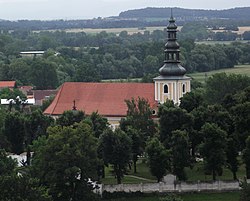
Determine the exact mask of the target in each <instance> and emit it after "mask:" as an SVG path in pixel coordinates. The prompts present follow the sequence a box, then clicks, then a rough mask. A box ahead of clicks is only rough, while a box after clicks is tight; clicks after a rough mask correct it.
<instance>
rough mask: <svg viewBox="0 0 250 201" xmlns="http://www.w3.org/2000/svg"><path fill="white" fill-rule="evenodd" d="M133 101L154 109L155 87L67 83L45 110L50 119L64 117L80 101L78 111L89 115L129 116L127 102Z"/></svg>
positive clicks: (138, 84) (141, 84)
mask: <svg viewBox="0 0 250 201" xmlns="http://www.w3.org/2000/svg"><path fill="white" fill-rule="evenodd" d="M132 97H134V98H137V97H141V98H145V99H147V100H148V102H149V104H150V105H151V106H152V107H155V105H156V104H157V103H156V101H155V100H154V84H153V83H83V82H66V83H64V84H63V85H62V86H61V87H60V89H59V91H58V93H57V95H56V97H55V99H54V100H53V102H52V103H51V105H50V106H49V107H48V108H47V109H46V110H45V112H44V113H45V114H47V115H60V114H62V113H63V112H64V111H66V110H72V107H73V101H74V100H75V101H76V107H77V110H82V111H84V112H85V113H86V114H88V115H89V114H91V113H92V112H95V111H98V113H99V114H101V115H103V116H113V117H116V116H126V114H127V105H126V103H125V102H124V100H129V99H131V98H132Z"/></svg>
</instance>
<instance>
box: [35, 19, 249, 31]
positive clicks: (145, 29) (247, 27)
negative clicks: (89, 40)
mask: <svg viewBox="0 0 250 201" xmlns="http://www.w3.org/2000/svg"><path fill="white" fill-rule="evenodd" d="M151 21H154V19H152V20H151ZM166 27H167V25H166V26H158V27H143V29H140V28H138V27H134V28H107V29H91V28H82V29H80V28H77V29H65V30H64V31H66V32H68V33H70V32H71V33H78V32H85V33H88V34H97V33H100V32H102V31H106V32H107V33H115V34H119V33H120V32H121V31H127V32H128V34H134V33H143V32H144V31H149V32H153V31H154V30H164V29H165V28H166ZM181 28H182V26H178V30H181ZM46 31H51V32H55V31H62V30H58V29H51V30H46ZM223 31H225V30H213V32H223ZM245 31H250V26H245V27H239V31H233V32H235V33H237V34H243V33H244V32H245ZM33 32H36V33H39V32H40V31H33Z"/></svg>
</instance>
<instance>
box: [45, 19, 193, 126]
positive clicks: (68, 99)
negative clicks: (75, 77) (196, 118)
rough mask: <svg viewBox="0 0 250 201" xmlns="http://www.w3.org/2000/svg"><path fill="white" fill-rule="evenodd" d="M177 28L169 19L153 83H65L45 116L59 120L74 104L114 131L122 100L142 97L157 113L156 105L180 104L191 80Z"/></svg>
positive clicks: (124, 108)
mask: <svg viewBox="0 0 250 201" xmlns="http://www.w3.org/2000/svg"><path fill="white" fill-rule="evenodd" d="M176 32H177V26H176V24H175V20H174V18H173V17H172V16H171V18H170V20H169V25H168V42H167V43H166V44H165V48H166V49H165V61H164V65H163V66H162V67H161V68H160V70H159V73H160V76H158V77H156V78H154V83H84V82H66V83H64V84H63V85H62V86H61V88H60V89H59V91H58V92H57V95H56V97H55V99H54V100H53V102H52V103H51V105H50V106H49V107H48V108H47V109H46V110H45V112H44V113H45V114H46V115H51V116H59V115H61V114H62V113H63V112H64V111H66V110H72V107H73V102H74V101H75V106H76V107H77V109H78V110H82V111H84V112H85V113H86V114H87V115H89V114H91V113H92V112H96V111H98V113H99V114H100V115H102V116H104V117H106V118H107V119H108V121H109V123H110V124H111V125H113V126H114V127H115V126H117V125H119V121H120V119H121V118H122V117H125V116H126V114H127V105H126V103H125V100H129V99H131V98H137V97H141V98H144V99H146V100H148V102H149V104H150V107H151V108H152V111H155V114H156V113H157V106H158V104H159V103H164V102H165V101H166V100H167V99H170V100H173V101H174V103H176V104H179V103H180V98H181V97H182V96H183V95H184V94H185V93H186V92H190V90H191V88H190V80H191V78H190V77H187V76H185V73H186V69H185V68H184V67H182V66H181V64H180V61H179V58H180V55H179V54H180V50H179V44H178V43H177V41H176Z"/></svg>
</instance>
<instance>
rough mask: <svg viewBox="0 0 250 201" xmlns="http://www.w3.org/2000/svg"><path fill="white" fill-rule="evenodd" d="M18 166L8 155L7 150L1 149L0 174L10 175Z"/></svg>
mask: <svg viewBox="0 0 250 201" xmlns="http://www.w3.org/2000/svg"><path fill="white" fill-rule="evenodd" d="M16 167H17V162H16V161H15V160H13V159H11V158H9V157H8V156H7V153H6V152H5V150H3V149H0V176H2V175H10V174H12V173H13V172H14V169H15V168H16Z"/></svg>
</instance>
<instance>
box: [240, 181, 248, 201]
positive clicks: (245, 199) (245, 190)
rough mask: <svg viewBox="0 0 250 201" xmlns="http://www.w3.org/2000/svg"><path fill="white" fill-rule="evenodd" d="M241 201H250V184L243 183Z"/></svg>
mask: <svg viewBox="0 0 250 201" xmlns="http://www.w3.org/2000/svg"><path fill="white" fill-rule="evenodd" d="M240 186H241V191H240V199H239V201H250V184H249V183H247V181H246V180H245V181H243V182H242V183H241V184H240Z"/></svg>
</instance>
